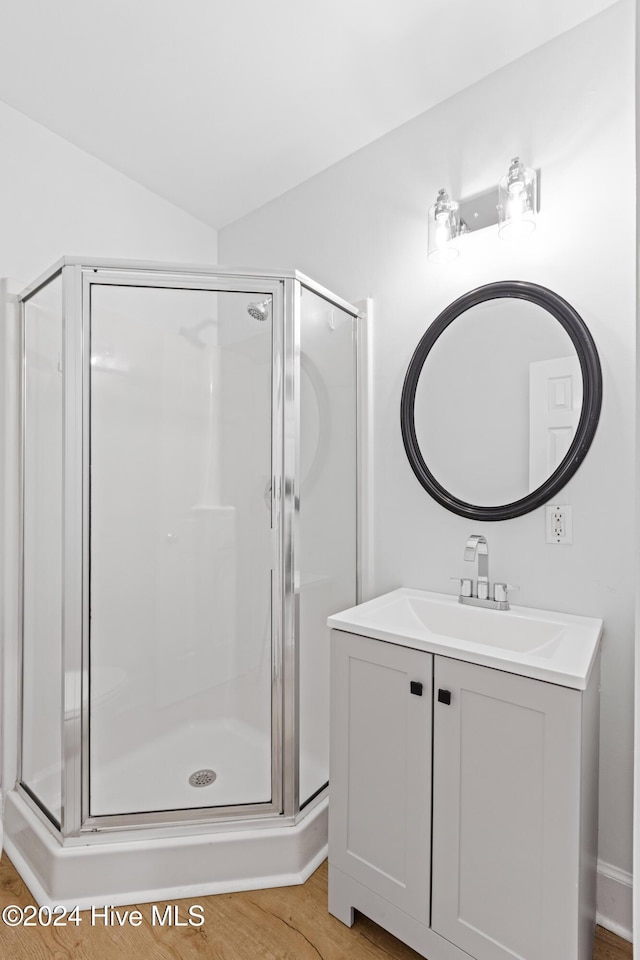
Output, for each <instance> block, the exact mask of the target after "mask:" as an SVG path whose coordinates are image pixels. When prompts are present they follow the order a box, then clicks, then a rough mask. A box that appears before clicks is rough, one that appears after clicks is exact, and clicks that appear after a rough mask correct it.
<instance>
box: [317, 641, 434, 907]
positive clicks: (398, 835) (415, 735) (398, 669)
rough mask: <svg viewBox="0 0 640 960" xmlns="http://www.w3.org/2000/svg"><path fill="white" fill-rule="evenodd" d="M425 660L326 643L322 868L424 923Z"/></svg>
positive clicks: (428, 658)
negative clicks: (327, 743)
mask: <svg viewBox="0 0 640 960" xmlns="http://www.w3.org/2000/svg"><path fill="white" fill-rule="evenodd" d="M432 670H433V657H432V655H431V654H428V653H424V652H422V651H419V650H412V649H409V648H406V647H400V646H396V645H394V644H390V643H384V642H381V641H380V640H371V639H370V638H368V637H361V636H357V635H355V634H348V633H343V632H342V631H337V630H334V631H332V635H331V751H330V757H331V761H330V787H329V791H330V801H329V861H330V863H331V864H332V865H333V866H335V867H337V868H338V869H340V870H342V871H343V872H344V873H345V874H347V875H348V876H350V877H353V878H354V879H355V880H358V881H360V882H361V883H362V884H364V885H365V886H366V887H368V888H369V889H370V890H372V891H374V893H377V894H379V895H380V896H381V897H384V899H385V900H387V901H388V902H390V903H392V904H394V905H395V906H397V907H399V908H400V909H401V910H403V911H404V912H405V913H407V914H409V915H411V916H412V917H414V918H415V919H416V920H419V921H421V922H422V923H424V924H427V923H428V920H429V866H430V833H431V715H432Z"/></svg>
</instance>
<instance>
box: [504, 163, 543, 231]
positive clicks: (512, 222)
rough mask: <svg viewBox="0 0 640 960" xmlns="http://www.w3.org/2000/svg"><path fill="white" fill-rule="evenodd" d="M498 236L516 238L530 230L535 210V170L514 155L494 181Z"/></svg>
mask: <svg viewBox="0 0 640 960" xmlns="http://www.w3.org/2000/svg"><path fill="white" fill-rule="evenodd" d="M497 209H498V224H499V226H498V236H499V237H500V238H501V239H503V240H511V239H514V240H517V239H518V238H519V237H526V236H528V234H530V233H533V231H534V230H535V228H536V219H535V218H536V213H537V212H538V178H537V176H536V171H535V170H532V169H531V168H530V167H525V165H524V163H523V162H522V160H521V159H520V157H514V158H513V160H512V161H511V164H510V166H509V170H508V172H507V173H506V174H505V176H504V177H502V179H501V180H500V182H499V183H498V207H497Z"/></svg>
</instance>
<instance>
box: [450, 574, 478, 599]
mask: <svg viewBox="0 0 640 960" xmlns="http://www.w3.org/2000/svg"><path fill="white" fill-rule="evenodd" d="M449 580H455V581H456V583H457V584H458V585H459V587H460V596H461V597H471V596H473V580H470V579H469V578H468V577H449Z"/></svg>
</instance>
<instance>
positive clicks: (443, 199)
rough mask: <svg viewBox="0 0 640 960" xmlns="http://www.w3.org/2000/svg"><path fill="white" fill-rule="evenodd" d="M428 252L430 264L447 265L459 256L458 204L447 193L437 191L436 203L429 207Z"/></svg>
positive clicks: (442, 190)
mask: <svg viewBox="0 0 640 960" xmlns="http://www.w3.org/2000/svg"><path fill="white" fill-rule="evenodd" d="M428 222H429V250H428V254H427V256H428V259H429V260H430V261H431V263H448V262H449V261H451V260H455V259H456V257H457V256H458V255H459V253H460V251H459V249H458V244H457V239H458V236H459V233H460V221H459V219H458V204H457V203H456V201H455V200H451V199H450V197H449V194H448V193H447V191H446V190H445V189H444V188H442V189H441V190H439V191H438V196H437V197H436V202H435V203H434V204H433V205H432V206H430V207H429V220H428Z"/></svg>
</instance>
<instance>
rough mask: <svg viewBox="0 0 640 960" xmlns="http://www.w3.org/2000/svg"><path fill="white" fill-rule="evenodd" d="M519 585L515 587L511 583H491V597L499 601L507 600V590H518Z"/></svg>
mask: <svg viewBox="0 0 640 960" xmlns="http://www.w3.org/2000/svg"><path fill="white" fill-rule="evenodd" d="M519 589H520V587H516V586H515V585H514V584H513V583H494V585H493V599H494V600H497V601H498V602H499V603H501V602H502V603H504V601H506V600H508V592H509V590H519Z"/></svg>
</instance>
